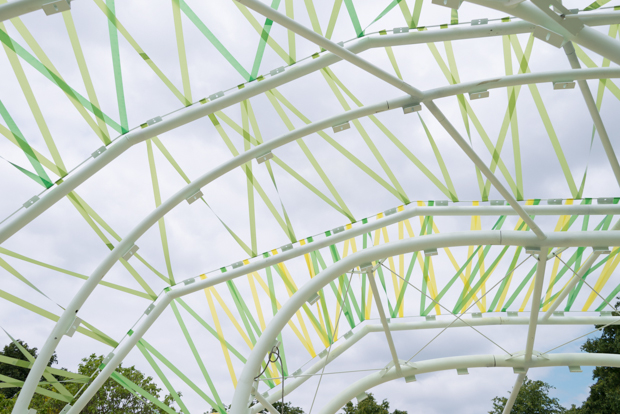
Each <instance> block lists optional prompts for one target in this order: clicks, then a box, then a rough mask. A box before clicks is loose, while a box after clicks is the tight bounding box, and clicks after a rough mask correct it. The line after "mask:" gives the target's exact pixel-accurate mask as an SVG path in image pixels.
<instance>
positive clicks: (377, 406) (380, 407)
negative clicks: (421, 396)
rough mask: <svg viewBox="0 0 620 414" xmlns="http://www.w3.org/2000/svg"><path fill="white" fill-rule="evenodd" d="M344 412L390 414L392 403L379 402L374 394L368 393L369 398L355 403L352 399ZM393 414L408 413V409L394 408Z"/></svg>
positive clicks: (348, 413) (353, 413)
mask: <svg viewBox="0 0 620 414" xmlns="http://www.w3.org/2000/svg"><path fill="white" fill-rule="evenodd" d="M342 410H343V412H344V414H390V403H389V402H388V401H387V400H383V402H381V403H378V402H377V400H376V399H375V397H374V395H372V394H370V393H369V394H368V398H365V399H364V400H362V401H360V402H358V403H357V404H353V403H352V402H351V401H349V402H348V403H347V405H345V406H344V407H343V408H342ZM392 414H407V411H401V410H394V411H393V412H392Z"/></svg>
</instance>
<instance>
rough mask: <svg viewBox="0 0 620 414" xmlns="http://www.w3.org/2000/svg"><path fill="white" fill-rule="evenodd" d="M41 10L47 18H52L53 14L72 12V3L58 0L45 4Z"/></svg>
mask: <svg viewBox="0 0 620 414" xmlns="http://www.w3.org/2000/svg"><path fill="white" fill-rule="evenodd" d="M41 8H42V9H43V11H44V12H45V14H46V15H47V16H51V15H52V14H56V13H62V12H64V11H67V10H71V3H70V2H69V0H58V1H52V2H50V3H47V4H44V5H43V6H42V7H41Z"/></svg>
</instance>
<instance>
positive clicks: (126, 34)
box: [93, 0, 191, 105]
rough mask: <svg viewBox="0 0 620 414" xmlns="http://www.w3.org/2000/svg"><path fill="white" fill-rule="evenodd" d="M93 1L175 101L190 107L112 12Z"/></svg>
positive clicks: (101, 3)
mask: <svg viewBox="0 0 620 414" xmlns="http://www.w3.org/2000/svg"><path fill="white" fill-rule="evenodd" d="M93 1H94V2H95V4H96V5H97V7H99V9H101V11H102V12H103V14H105V15H106V17H107V18H108V20H109V21H110V22H112V24H114V26H115V27H116V28H117V29H118V31H119V32H120V34H122V35H123V37H124V38H125V40H127V42H129V44H130V45H131V47H132V48H133V49H134V50H135V51H136V53H138V54H139V55H140V57H142V59H143V60H144V61H145V62H146V64H147V65H149V67H150V68H151V69H152V70H153V72H155V74H156V75H157V77H158V78H159V79H160V80H161V81H162V82H163V83H164V84H165V85H166V86H167V87H168V89H169V90H170V92H172V93H173V94H174V96H176V97H177V99H179V101H181V103H183V104H184V105H191V102H190V101H188V100H187V99H186V98H185V96H183V94H181V92H180V91H179V90H178V89H177V87H176V86H174V84H173V83H172V82H171V81H170V79H168V77H167V76H166V75H164V73H163V72H162V71H161V70H160V69H159V67H158V66H157V65H156V64H155V62H153V61H152V60H151V58H150V57H149V56H148V55H147V54H146V53H144V50H142V48H141V47H140V45H138V42H136V41H135V39H134V38H133V37H132V36H131V35H130V34H129V32H128V31H127V29H125V27H124V26H123V25H122V24H121V22H120V21H119V20H118V19H117V18H116V15H115V14H114V13H113V12H112V10H110V9H109V8H108V6H106V5H105V3H104V2H103V1H102V0H93Z"/></svg>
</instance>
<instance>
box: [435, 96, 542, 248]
mask: <svg viewBox="0 0 620 414" xmlns="http://www.w3.org/2000/svg"><path fill="white" fill-rule="evenodd" d="M424 105H426V107H427V108H428V109H429V111H431V113H432V114H433V116H435V118H436V119H437V121H439V123H440V124H441V125H442V126H443V127H444V129H445V130H446V131H447V132H448V134H449V135H450V136H451V137H452V139H454V141H455V142H456V143H457V144H458V146H459V147H461V149H462V150H463V152H465V154H467V156H468V157H469V158H470V159H471V160H472V161H473V162H474V164H476V166H477V167H478V168H479V169H480V171H481V172H482V174H484V176H485V177H487V178H488V179H489V180H490V181H491V183H492V184H493V187H495V189H496V190H497V191H499V193H500V194H501V195H502V196H503V197H504V199H506V201H508V204H510V206H511V207H512V208H514V209H515V211H516V212H517V213H518V214H519V216H520V217H521V219H522V220H523V221H524V222H525V223H526V224H527V225H528V226H529V227H530V229H532V231H533V232H534V233H535V234H536V236H538V238H539V239H541V240H544V239H545V238H546V236H545V233H543V231H542V230H541V229H540V227H538V224H536V223H534V220H532V218H531V217H530V216H528V214H527V213H526V212H525V210H523V207H521V205H520V204H519V203H518V202H517V200H515V198H514V197H513V196H512V194H510V192H509V191H508V190H507V189H506V187H504V186H503V185H502V183H501V182H500V181H499V180H498V179H497V177H496V176H495V175H494V174H493V173H492V172H491V170H490V169H489V167H487V166H486V164H485V163H484V161H482V159H480V157H479V156H478V154H476V152H475V151H474V149H473V148H472V147H470V146H469V144H467V141H465V139H463V137H462V136H461V134H459V132H458V131H457V130H456V128H454V126H452V124H451V123H450V121H448V119H447V118H446V117H445V115H444V114H443V113H442V112H441V110H440V109H439V108H438V107H437V105H435V102H433V101H429V102H424Z"/></svg>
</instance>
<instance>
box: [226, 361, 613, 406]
mask: <svg viewBox="0 0 620 414" xmlns="http://www.w3.org/2000/svg"><path fill="white" fill-rule="evenodd" d="M571 365H579V366H596V367H600V366H605V367H620V355H617V354H583V353H580V354H577V353H566V354H549V355H544V357H543V356H540V357H537V358H535V359H534V360H532V361H531V362H526V361H525V359H524V357H523V356H520V357H510V355H468V356H458V357H447V358H438V359H430V360H426V361H420V362H416V363H415V364H410V365H401V367H402V377H405V376H409V375H419V374H427V373H430V372H437V371H446V370H456V369H459V368H495V367H497V368H526V369H527V368H542V367H562V366H571ZM398 378H401V376H399V375H398V374H396V371H395V370H394V369H393V368H390V369H389V370H388V371H387V372H384V371H380V372H377V373H375V374H371V375H368V376H366V377H364V378H362V379H360V380H358V381H356V382H354V383H353V384H351V385H349V386H348V387H347V388H345V389H344V390H343V391H342V392H340V393H339V394H338V395H337V396H336V397H334V398H333V399H332V400H330V401H329V402H328V403H327V404H326V405H325V406H324V407H323V408H321V411H319V414H335V413H336V411H338V410H339V409H340V408H341V407H343V406H344V405H345V404H346V403H347V402H349V401H351V400H352V399H353V398H355V397H356V396H357V395H359V394H361V393H362V392H364V391H366V390H368V389H370V388H373V387H376V386H377V385H379V384H383V383H385V382H388V381H392V380H395V379H398ZM232 413H235V411H232Z"/></svg>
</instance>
